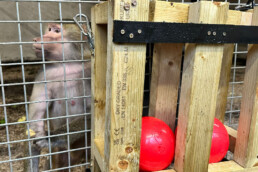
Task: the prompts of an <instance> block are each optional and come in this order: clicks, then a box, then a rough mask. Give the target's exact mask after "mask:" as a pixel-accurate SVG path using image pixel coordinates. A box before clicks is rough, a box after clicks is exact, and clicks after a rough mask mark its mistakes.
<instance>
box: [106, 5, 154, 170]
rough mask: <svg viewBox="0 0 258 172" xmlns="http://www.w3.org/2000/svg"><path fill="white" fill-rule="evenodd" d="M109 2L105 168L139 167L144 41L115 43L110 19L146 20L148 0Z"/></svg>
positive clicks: (124, 168) (128, 168) (125, 168)
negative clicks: (139, 42)
mask: <svg viewBox="0 0 258 172" xmlns="http://www.w3.org/2000/svg"><path fill="white" fill-rule="evenodd" d="M109 2H110V3H111V4H109V7H108V60H107V98H106V100H107V101H106V126H105V128H106V129H105V148H104V149H105V155H104V159H105V163H106V168H105V170H106V171H122V170H124V171H139V164H138V162H139V153H140V149H139V148H140V137H141V119H142V105H143V91H144V87H143V85H144V73H145V59H146V45H145V44H130V45H128V44H115V43H113V42H112V35H113V20H126V21H148V11H149V0H141V1H137V4H136V5H135V6H133V4H132V3H131V0H112V1H109ZM126 34H129V33H126Z"/></svg>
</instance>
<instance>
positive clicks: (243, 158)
mask: <svg viewBox="0 0 258 172" xmlns="http://www.w3.org/2000/svg"><path fill="white" fill-rule="evenodd" d="M252 25H255V26H257V25H258V8H257V7H255V9H254V13H253V19H252ZM257 56H258V45H249V50H248V54H247V62H246V69H245V78H244V89H243V93H242V95H243V97H242V101H241V109H240V118H239V126H238V132H237V141H236V148H235V153H234V159H235V160H236V161H237V162H238V163H239V164H241V165H242V166H244V167H248V168H250V167H254V166H258V158H257V155H258V146H257V145H258V58H257Z"/></svg>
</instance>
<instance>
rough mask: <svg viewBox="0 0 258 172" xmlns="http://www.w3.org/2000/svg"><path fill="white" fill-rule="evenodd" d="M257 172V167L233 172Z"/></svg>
mask: <svg viewBox="0 0 258 172" xmlns="http://www.w3.org/2000/svg"><path fill="white" fill-rule="evenodd" d="M257 171H258V167H253V168H245V169H243V170H237V171H234V172H257Z"/></svg>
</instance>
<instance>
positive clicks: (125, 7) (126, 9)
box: [124, 2, 130, 11]
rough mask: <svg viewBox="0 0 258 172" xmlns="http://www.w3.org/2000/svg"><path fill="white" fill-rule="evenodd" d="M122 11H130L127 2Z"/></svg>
mask: <svg viewBox="0 0 258 172" xmlns="http://www.w3.org/2000/svg"><path fill="white" fill-rule="evenodd" d="M124 10H125V11H128V10H130V4H129V3H128V2H126V3H125V5H124Z"/></svg>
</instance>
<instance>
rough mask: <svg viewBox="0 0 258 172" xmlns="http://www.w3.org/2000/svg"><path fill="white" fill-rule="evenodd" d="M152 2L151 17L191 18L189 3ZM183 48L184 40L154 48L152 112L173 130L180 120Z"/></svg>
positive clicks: (154, 19) (157, 20) (173, 19)
mask: <svg viewBox="0 0 258 172" xmlns="http://www.w3.org/2000/svg"><path fill="white" fill-rule="evenodd" d="M150 6H151V7H150V9H151V12H150V14H152V16H151V20H150V21H154V22H159V21H165V22H181V23H185V22H187V18H188V7H189V5H186V4H179V3H171V2H164V1H152V2H151V4H150ZM164 14H166V15H164ZM164 16H169V17H165V18H163V17H164ZM182 49H183V44H163V43H159V44H155V45H154V51H153V64H152V75H151V89H150V105H149V116H154V117H156V118H159V119H161V120H162V121H164V122H165V123H166V124H168V125H169V127H170V128H171V129H172V130H174V127H175V120H176V110H177V99H178V87H179V82H180V72H181V58H182Z"/></svg>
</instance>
